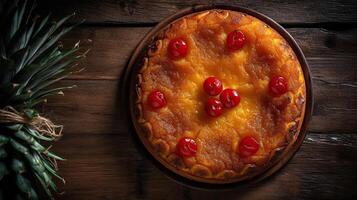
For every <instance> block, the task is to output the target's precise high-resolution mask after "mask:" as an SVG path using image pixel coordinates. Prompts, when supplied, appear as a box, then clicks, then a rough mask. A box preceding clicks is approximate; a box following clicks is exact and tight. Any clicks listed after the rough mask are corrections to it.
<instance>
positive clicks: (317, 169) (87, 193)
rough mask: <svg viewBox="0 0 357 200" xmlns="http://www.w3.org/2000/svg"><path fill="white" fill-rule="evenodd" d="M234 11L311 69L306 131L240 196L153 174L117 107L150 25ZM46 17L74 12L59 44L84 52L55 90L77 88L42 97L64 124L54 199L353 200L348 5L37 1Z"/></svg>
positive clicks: (356, 41)
mask: <svg viewBox="0 0 357 200" xmlns="http://www.w3.org/2000/svg"><path fill="white" fill-rule="evenodd" d="M202 3H221V4H226V5H241V6H245V7H249V8H252V9H255V10H257V11H260V12H262V13H264V14H266V15H268V16H270V17H272V18H273V19H275V20H276V21H278V22H279V23H281V24H282V25H283V26H284V27H286V28H287V30H288V31H289V32H290V33H291V34H292V35H293V36H294V38H295V39H296V40H297V42H298V43H299V45H300V46H301V48H302V50H303V52H304V53H305V55H306V57H307V60H308V62H309V64H310V67H311V71H312V75H313V82H314V83H313V88H314V92H315V103H314V104H315V110H314V113H313V118H312V122H311V124H310V128H309V134H308V136H307V138H306V140H305V142H304V144H303V145H302V147H301V149H300V151H299V152H298V153H297V154H296V155H295V157H294V158H293V159H292V160H291V161H290V162H289V164H288V165H287V166H286V167H284V168H283V169H282V170H281V171H279V172H278V173H277V174H276V175H274V176H273V177H271V178H269V179H268V180H266V181H264V182H263V183H261V184H259V185H257V186H254V187H252V188H249V189H244V190H233V191H223V192H222V191H221V192H217V191H202V190H197V189H190V188H187V187H185V186H182V185H180V184H178V183H176V182H174V181H172V180H170V179H169V178H167V177H166V176H165V175H164V174H162V173H161V172H160V171H159V170H158V169H156V168H155V167H154V166H153V165H152V164H151V163H150V162H149V161H148V160H147V159H146V158H145V157H143V156H142V155H141V154H140V153H139V152H138V151H137V149H136V147H135V146H134V144H133V141H132V140H131V138H130V137H129V136H130V134H133V133H131V132H130V131H129V128H128V126H127V118H126V116H125V113H124V111H123V106H124V105H123V104H122V102H121V101H120V87H119V82H120V77H121V73H122V72H123V70H124V68H125V64H126V62H127V60H128V58H129V57H130V54H131V52H132V51H133V49H134V48H135V46H136V45H137V43H138V42H139V41H140V40H141V38H142V37H143V36H144V35H145V33H147V32H148V31H149V30H150V29H151V28H152V27H153V26H154V25H155V24H156V23H157V22H159V21H160V20H161V19H163V18H164V17H166V16H168V15H170V14H173V13H175V12H176V11H178V10H179V9H181V8H185V7H187V6H190V5H194V4H202ZM38 4H39V6H40V9H39V11H40V12H42V13H47V12H49V11H50V12H52V14H53V16H54V17H57V16H61V15H64V14H69V13H72V12H74V11H76V13H77V16H76V17H75V18H73V20H72V21H71V23H74V22H76V21H78V20H80V19H83V18H86V22H85V23H84V24H83V25H81V26H80V27H79V28H77V29H76V30H75V31H73V32H72V33H70V34H68V35H67V36H66V38H64V39H63V43H64V45H65V46H67V45H73V44H74V42H76V41H77V40H81V44H82V46H83V47H84V48H90V49H91V51H90V53H89V54H88V58H87V59H86V60H85V61H84V62H83V63H82V64H81V65H82V66H85V67H86V70H85V71H83V72H82V73H80V74H75V75H73V76H71V77H69V78H68V79H66V80H63V81H62V82H61V83H60V84H63V85H69V84H70V85H71V84H75V85H78V88H75V89H73V90H70V91H67V92H65V96H59V97H54V98H51V99H49V102H48V103H47V104H46V105H44V107H43V108H44V109H45V110H46V115H48V116H50V117H51V118H53V119H54V120H55V121H57V122H59V123H63V124H64V125H65V136H64V137H63V139H62V140H61V141H59V142H58V143H56V144H55V146H54V150H55V151H56V152H58V153H59V154H60V155H63V156H64V157H66V158H67V159H68V161H66V162H62V163H60V168H61V174H62V175H63V176H64V177H65V178H66V180H67V183H66V184H65V185H64V186H62V189H63V190H64V191H65V193H64V194H63V195H61V196H59V199H63V200H65V199H71V200H77V199H79V200H82V199H83V200H84V199H85V200H91V199H93V200H95V199H113V200H117V199H125V200H126V199H170V200H171V199H220V198H222V197H224V198H225V199H283V198H284V199H286V198H287V199H311V198H312V199H316V198H319V199H320V198H321V199H356V198H357V190H356V186H357V134H356V133H357V132H356V130H357V123H356V120H357V117H356V115H357V64H356V63H357V12H356V11H357V2H356V1H354V0H347V1H336V0H327V1H312V0H302V1H294V2H292V1H289V2H288V1H286V2H280V1H274V2H269V1H251V0H242V1H235V2H233V1H223V0H220V1H207V2H203V1H179V0H167V1H162V0H153V1H136V0H129V1H125V0H102V1H98V0H54V1H46V0H40V1H39V3H38Z"/></svg>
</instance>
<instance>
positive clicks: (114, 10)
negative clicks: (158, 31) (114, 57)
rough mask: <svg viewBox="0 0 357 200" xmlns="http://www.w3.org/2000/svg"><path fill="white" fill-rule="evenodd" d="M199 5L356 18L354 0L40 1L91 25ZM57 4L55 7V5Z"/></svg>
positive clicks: (281, 18) (283, 19)
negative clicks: (219, 5) (75, 14)
mask: <svg viewBox="0 0 357 200" xmlns="http://www.w3.org/2000/svg"><path fill="white" fill-rule="evenodd" d="M198 4H223V5H230V6H243V7H248V8H251V9H254V10H257V11H259V12H261V13H263V14H266V15H268V16H270V17H271V18H273V19H274V20H276V21H277V22H279V23H283V24H301V23H309V24H313V23H331V22H339V23H341V22H345V23H355V22H356V21H357V13H356V12H354V11H356V10H357V5H356V4H355V3H354V0H344V1H340V0H326V1H323V2H319V1H311V0H301V1H264V0H258V1H251V0H241V1H232V0H231V1H227V0H210V1H202V0H188V1H180V0H165V1H162V0H151V1H145V0H101V1H98V0H52V1H48V0H41V1H40V3H39V5H40V6H41V7H40V9H41V10H43V11H44V12H46V11H48V10H50V11H51V12H52V13H54V16H62V15H64V14H70V13H73V12H76V13H77V14H78V15H77V17H76V18H75V19H74V20H73V21H79V20H81V19H83V18H85V19H86V23H88V24H98V23H107V24H139V25H140V24H141V25H142V24H143V23H149V24H150V23H151V24H152V23H157V22H159V21H160V20H162V19H163V18H165V17H166V16H168V15H171V14H173V13H175V12H177V11H178V10H180V9H182V8H186V7H189V6H192V5H198ZM54 5H55V6H54Z"/></svg>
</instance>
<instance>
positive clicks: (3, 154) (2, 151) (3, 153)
mask: <svg viewBox="0 0 357 200" xmlns="http://www.w3.org/2000/svg"><path fill="white" fill-rule="evenodd" d="M6 156H7V152H6V151H5V149H3V148H1V147H0V159H1V158H6Z"/></svg>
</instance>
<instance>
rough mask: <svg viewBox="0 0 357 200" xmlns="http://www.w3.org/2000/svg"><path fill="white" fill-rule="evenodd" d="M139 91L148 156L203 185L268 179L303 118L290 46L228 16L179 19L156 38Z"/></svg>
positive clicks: (301, 88)
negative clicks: (264, 173)
mask: <svg viewBox="0 0 357 200" xmlns="http://www.w3.org/2000/svg"><path fill="white" fill-rule="evenodd" d="M136 89H137V91H136V93H137V95H136V96H137V101H136V104H135V105H136V108H137V118H136V120H137V123H138V124H140V127H141V128H142V130H144V131H143V132H142V133H145V135H143V138H144V140H145V143H147V144H149V145H148V148H149V150H150V152H153V154H154V157H155V158H157V159H159V161H160V162H161V163H164V165H165V166H167V167H168V168H170V169H171V170H172V171H174V172H175V173H177V174H180V175H183V176H185V177H187V178H189V179H192V180H198V181H202V182H208V183H228V182H233V181H239V180H244V179H246V178H248V177H252V176H255V175H257V174H259V173H260V172H262V171H264V170H266V169H267V168H268V167H269V166H270V164H271V163H272V162H273V161H276V160H278V159H279V158H281V156H283V152H285V151H288V150H289V148H290V147H291V146H292V145H293V144H294V142H295V141H296V138H297V136H298V134H299V132H300V127H301V124H302V122H303V117H304V112H305V100H306V88H305V80H304V75H303V72H302V69H301V66H300V63H299V60H298V59H297V56H296V55H295V53H294V51H293V50H292V48H291V47H290V45H289V44H288V42H287V41H286V40H285V39H284V38H283V37H282V36H281V35H280V34H279V33H278V32H277V31H276V30H274V29H272V28H271V27H269V26H268V25H267V24H265V23H264V22H263V21H261V20H259V19H257V18H255V17H253V16H250V15H247V14H245V13H241V12H236V11H229V10H220V9H213V10H207V11H202V12H198V13H194V14H191V15H187V16H184V17H181V18H179V19H177V20H176V21H174V22H173V23H171V24H170V25H169V26H167V27H166V28H165V29H164V30H162V31H161V32H160V33H159V34H157V35H156V37H155V39H154V42H153V43H152V45H150V47H149V48H148V50H147V53H146V56H145V58H144V61H143V64H142V67H141V69H140V72H139V74H138V79H137V83H136Z"/></svg>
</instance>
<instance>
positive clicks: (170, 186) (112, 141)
mask: <svg viewBox="0 0 357 200" xmlns="http://www.w3.org/2000/svg"><path fill="white" fill-rule="evenodd" d="M129 134H130V133H127V132H125V131H119V132H117V134H115V135H113V134H110V135H105V134H103V135H93V134H86V135H75V134H67V135H65V136H64V138H63V139H62V140H61V141H60V142H58V143H57V144H56V145H55V148H54V150H55V151H57V152H58V153H59V154H61V155H63V156H64V157H66V158H68V161H66V162H61V163H60V169H61V173H62V174H63V175H64V176H65V178H66V180H67V183H66V185H65V186H64V188H63V189H64V190H65V191H66V193H65V194H64V195H63V196H61V197H60V198H59V199H71V200H80V199H86V200H91V199H93V200H94V199H113V200H114V199H116V200H117V199H125V200H127V199H170V200H172V199H207V200H210V199H219V198H220V197H222V195H224V197H225V199H237V198H239V199H317V198H318V199H341V198H346V197H348V198H351V199H355V198H356V197H357V191H356V190H355V189H354V187H355V186H354V184H355V180H357V173H356V170H355V167H356V166H357V160H356V155H357V135H345V134H330V135H326V134H308V136H307V138H306V140H305V142H304V143H303V145H302V147H301V149H300V150H299V151H298V153H297V154H296V155H295V157H294V158H293V159H292V160H291V161H290V162H289V163H288V165H287V166H286V167H284V168H283V169H282V170H281V171H279V172H278V173H277V174H276V175H275V176H273V177H271V178H269V179H268V180H266V181H265V182H263V183H261V184H258V185H257V186H254V187H252V188H250V189H248V190H233V191H224V192H214V191H200V190H196V189H189V188H186V187H184V186H181V185H179V184H177V183H175V182H174V181H172V180H170V179H168V178H167V177H165V175H164V174H163V173H161V172H160V171H159V170H158V169H157V168H155V167H154V166H153V165H152V164H151V162H149V161H148V160H146V158H144V157H143V156H142V155H141V154H140V153H138V152H137V150H136V149H135V146H134V144H133V141H132V140H131V138H130V137H129ZM346 195H347V196H346Z"/></svg>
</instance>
